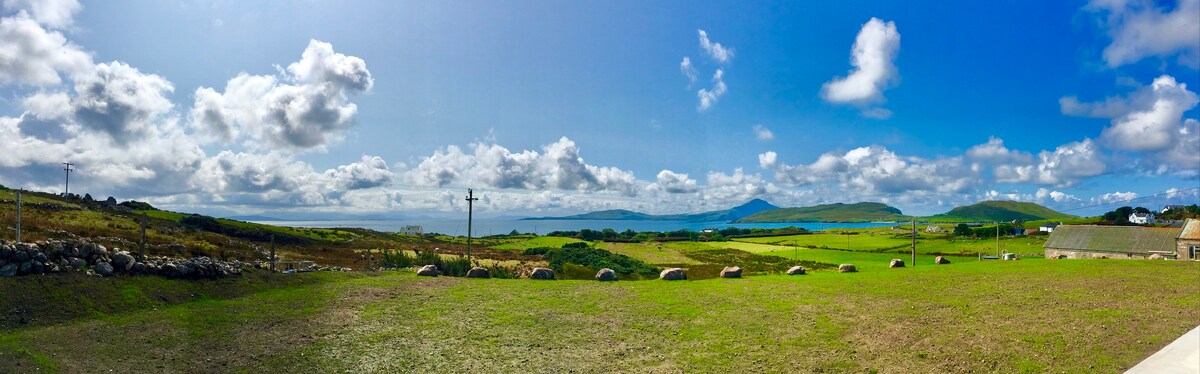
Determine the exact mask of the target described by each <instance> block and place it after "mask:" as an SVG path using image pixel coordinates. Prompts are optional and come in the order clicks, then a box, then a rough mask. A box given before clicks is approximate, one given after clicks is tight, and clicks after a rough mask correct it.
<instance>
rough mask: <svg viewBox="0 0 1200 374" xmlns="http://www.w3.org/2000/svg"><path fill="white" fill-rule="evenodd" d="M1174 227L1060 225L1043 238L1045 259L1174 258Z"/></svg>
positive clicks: (1175, 230)
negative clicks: (1159, 256) (1156, 256)
mask: <svg viewBox="0 0 1200 374" xmlns="http://www.w3.org/2000/svg"><path fill="white" fill-rule="evenodd" d="M1179 235H1180V230H1179V229H1177V228H1157V227H1141V226H1099V225H1061V226H1058V227H1057V228H1055V229H1054V232H1052V233H1051V234H1050V237H1049V238H1047V239H1046V244H1045V246H1044V247H1045V249H1046V258H1122V259H1146V258H1149V257H1150V255H1153V254H1159V255H1162V256H1164V257H1175V256H1176V252H1177V248H1176V243H1175V239H1176V237H1177V236H1179Z"/></svg>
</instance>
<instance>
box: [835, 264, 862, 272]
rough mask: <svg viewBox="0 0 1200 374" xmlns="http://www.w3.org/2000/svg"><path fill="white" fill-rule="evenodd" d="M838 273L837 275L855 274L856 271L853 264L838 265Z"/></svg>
mask: <svg viewBox="0 0 1200 374" xmlns="http://www.w3.org/2000/svg"><path fill="white" fill-rule="evenodd" d="M838 272H839V273H857V272H858V269H857V268H855V267H854V264H841V265H838Z"/></svg>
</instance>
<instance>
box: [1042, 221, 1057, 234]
mask: <svg viewBox="0 0 1200 374" xmlns="http://www.w3.org/2000/svg"><path fill="white" fill-rule="evenodd" d="M1058 225H1061V223H1057V222H1055V223H1044V224H1042V225H1041V226H1040V227H1038V231H1043V232H1054V228H1055V227H1058Z"/></svg>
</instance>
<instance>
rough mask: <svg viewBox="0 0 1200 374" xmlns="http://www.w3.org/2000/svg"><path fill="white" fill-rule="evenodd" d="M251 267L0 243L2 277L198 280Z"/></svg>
mask: <svg viewBox="0 0 1200 374" xmlns="http://www.w3.org/2000/svg"><path fill="white" fill-rule="evenodd" d="M250 267H253V266H252V265H251V264H248V263H244V262H241V261H237V260H234V261H220V260H214V259H211V258H208V257H193V258H187V259H178V258H168V257H146V256H142V255H141V254H134V253H129V252H126V251H122V250H120V249H118V248H113V249H111V250H110V249H108V248H105V247H104V246H103V245H100V244H95V243H90V242H86V241H80V240H66V241H59V240H51V241H45V242H38V243H10V242H6V241H0V277H12V276H18V275H37V274H47V273H65V272H70V271H80V272H87V273H88V274H94V275H98V276H105V277H107V276H112V275H116V274H131V275H160V276H165V277H171V278H192V279H196V278H220V277H227V276H233V275H240V274H241V273H242V270H243V269H247V268H250Z"/></svg>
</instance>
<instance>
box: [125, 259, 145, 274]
mask: <svg viewBox="0 0 1200 374" xmlns="http://www.w3.org/2000/svg"><path fill="white" fill-rule="evenodd" d="M129 270H130V271H132V272H133V273H134V274H145V273H146V264H145V263H143V262H135V263H133V267H131V268H129Z"/></svg>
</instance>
